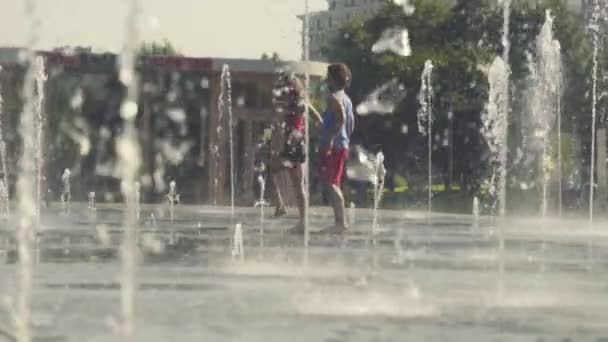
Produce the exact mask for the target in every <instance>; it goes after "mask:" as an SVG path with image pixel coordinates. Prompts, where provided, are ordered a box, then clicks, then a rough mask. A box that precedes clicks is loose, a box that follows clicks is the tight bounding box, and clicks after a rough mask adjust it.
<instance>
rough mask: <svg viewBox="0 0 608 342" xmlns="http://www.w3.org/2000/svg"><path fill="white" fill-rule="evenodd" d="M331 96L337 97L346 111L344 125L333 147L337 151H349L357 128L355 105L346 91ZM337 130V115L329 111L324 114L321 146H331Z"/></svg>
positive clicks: (335, 138)
mask: <svg viewBox="0 0 608 342" xmlns="http://www.w3.org/2000/svg"><path fill="white" fill-rule="evenodd" d="M331 96H335V97H336V99H338V101H340V103H341V104H342V108H343V109H344V116H345V117H344V125H342V127H341V128H340V132H339V133H338V135H337V136H336V137H334V140H333V145H334V148H337V149H348V147H349V145H350V136H351V134H352V133H353V130H354V128H355V114H354V112H353V103H352V101H351V100H350V98H349V97H348V95H346V93H345V92H344V90H341V91H339V92H336V93H334V94H332V95H331ZM335 128H336V114H335V113H332V112H331V111H329V110H327V111H326V112H325V113H324V114H323V126H322V127H321V146H323V147H326V146H329V139H330V138H331V134H332V131H335Z"/></svg>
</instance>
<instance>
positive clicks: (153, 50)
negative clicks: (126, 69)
mask: <svg viewBox="0 0 608 342" xmlns="http://www.w3.org/2000/svg"><path fill="white" fill-rule="evenodd" d="M137 54H138V55H139V56H182V53H181V52H179V51H178V50H177V49H176V48H175V47H174V46H173V44H171V42H170V41H168V40H166V39H165V40H163V41H162V42H143V43H142V44H141V46H140V47H139V49H138V52H137Z"/></svg>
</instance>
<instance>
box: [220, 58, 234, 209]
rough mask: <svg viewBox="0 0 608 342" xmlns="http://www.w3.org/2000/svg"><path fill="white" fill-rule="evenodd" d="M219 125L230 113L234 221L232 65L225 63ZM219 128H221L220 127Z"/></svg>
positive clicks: (229, 128)
mask: <svg viewBox="0 0 608 342" xmlns="http://www.w3.org/2000/svg"><path fill="white" fill-rule="evenodd" d="M218 106H219V113H220V114H219V119H218V122H219V125H221V124H222V116H223V113H224V112H227V114H228V143H229V148H230V151H229V153H230V218H231V219H232V220H233V221H234V190H235V189H234V187H235V179H234V177H235V175H234V141H233V140H234V139H233V136H232V135H233V127H232V125H233V123H232V81H231V78H230V67H229V66H228V65H227V64H224V66H223V67H222V76H221V85H220V95H219V101H218ZM218 130H220V129H219V128H218Z"/></svg>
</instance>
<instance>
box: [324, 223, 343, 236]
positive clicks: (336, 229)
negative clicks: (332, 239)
mask: <svg viewBox="0 0 608 342" xmlns="http://www.w3.org/2000/svg"><path fill="white" fill-rule="evenodd" d="M347 231H348V227H346V226H344V225H338V224H336V225H333V226H331V227H327V228H325V229H323V230H321V231H320V232H319V233H320V234H330V235H341V234H344V233H346V232H347Z"/></svg>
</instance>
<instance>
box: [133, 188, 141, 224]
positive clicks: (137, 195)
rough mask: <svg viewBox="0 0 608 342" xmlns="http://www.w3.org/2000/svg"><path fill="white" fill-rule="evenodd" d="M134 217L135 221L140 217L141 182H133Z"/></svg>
mask: <svg viewBox="0 0 608 342" xmlns="http://www.w3.org/2000/svg"><path fill="white" fill-rule="evenodd" d="M134 188H135V218H136V219H137V222H139V219H140V218H141V183H139V182H135V185H134Z"/></svg>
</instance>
